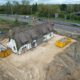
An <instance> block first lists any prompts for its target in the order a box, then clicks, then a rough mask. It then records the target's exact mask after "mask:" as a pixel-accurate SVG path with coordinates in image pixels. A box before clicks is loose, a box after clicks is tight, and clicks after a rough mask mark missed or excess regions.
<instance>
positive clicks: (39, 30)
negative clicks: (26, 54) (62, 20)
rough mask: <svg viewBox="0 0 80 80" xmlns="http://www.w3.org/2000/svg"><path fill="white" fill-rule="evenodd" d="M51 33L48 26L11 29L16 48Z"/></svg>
mask: <svg viewBox="0 0 80 80" xmlns="http://www.w3.org/2000/svg"><path fill="white" fill-rule="evenodd" d="M51 31H53V26H51V25H49V24H44V23H43V24H40V25H36V27H34V28H29V27H24V28H23V27H20V28H19V27H18V28H14V29H13V35H12V37H13V38H14V39H15V40H16V42H17V45H18V48H19V47H21V46H22V45H24V44H26V43H28V42H32V41H33V39H38V38H39V37H41V36H43V35H44V34H47V33H49V32H51Z"/></svg>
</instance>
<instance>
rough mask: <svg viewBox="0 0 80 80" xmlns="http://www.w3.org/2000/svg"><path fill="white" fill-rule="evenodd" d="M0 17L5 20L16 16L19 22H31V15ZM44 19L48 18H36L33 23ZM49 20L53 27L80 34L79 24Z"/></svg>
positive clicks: (13, 18)
mask: <svg viewBox="0 0 80 80" xmlns="http://www.w3.org/2000/svg"><path fill="white" fill-rule="evenodd" d="M0 18H2V19H5V20H12V21H15V20H16V18H17V19H18V20H19V21H20V22H28V23H30V24H33V19H32V17H31V16H30V17H28V18H26V15H0ZM45 21H48V20H47V19H46V20H45V19H43V20H42V21H41V20H38V19H36V22H35V23H36V24H40V23H43V22H45ZM51 22H53V23H54V24H55V26H54V29H57V30H65V31H68V32H72V33H74V34H80V27H79V26H80V24H77V23H70V22H63V21H60V20H53V19H52V20H51ZM33 25H34V24H33Z"/></svg>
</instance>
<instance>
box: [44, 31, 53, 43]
mask: <svg viewBox="0 0 80 80" xmlns="http://www.w3.org/2000/svg"><path fill="white" fill-rule="evenodd" d="M53 36H54V34H53V32H50V33H48V34H46V35H44V36H43V38H44V39H43V41H47V40H49V39H51V38H52V37H53Z"/></svg>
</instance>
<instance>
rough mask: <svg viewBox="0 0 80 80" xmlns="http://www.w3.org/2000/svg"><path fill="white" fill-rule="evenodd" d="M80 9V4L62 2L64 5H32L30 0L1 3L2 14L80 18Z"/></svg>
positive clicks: (0, 11)
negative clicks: (79, 13)
mask: <svg viewBox="0 0 80 80" xmlns="http://www.w3.org/2000/svg"><path fill="white" fill-rule="evenodd" d="M79 11H80V4H74V5H73V4H72V5H71V4H70V5H69V4H68V5H66V4H62V5H49V4H37V3H36V4H33V5H30V3H29V0H22V2H20V3H19V2H18V1H9V0H8V1H7V2H6V3H5V4H4V5H0V14H8V15H9V14H19V15H36V16H40V17H51V18H54V17H56V15H55V14H56V13H57V17H59V18H64V19H68V20H77V21H79V20H80V16H79V15H78V14H77V12H79Z"/></svg>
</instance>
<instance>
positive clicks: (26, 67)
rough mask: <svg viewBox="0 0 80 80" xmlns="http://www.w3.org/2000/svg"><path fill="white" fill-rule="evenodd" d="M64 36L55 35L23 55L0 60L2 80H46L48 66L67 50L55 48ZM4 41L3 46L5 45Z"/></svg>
mask: <svg viewBox="0 0 80 80" xmlns="http://www.w3.org/2000/svg"><path fill="white" fill-rule="evenodd" d="M62 37H64V36H59V35H56V34H55V35H54V37H53V38H52V39H51V40H49V41H48V42H45V43H43V44H41V45H39V46H38V47H37V48H34V49H32V50H30V51H28V52H26V53H23V54H22V55H17V54H14V53H13V54H11V55H10V56H9V57H7V58H4V59H0V69H1V70H2V72H3V74H4V76H1V78H0V80H45V77H46V76H45V70H46V66H47V65H48V64H49V63H51V62H52V61H53V60H54V59H55V56H56V55H58V54H59V53H61V52H63V50H65V49H66V48H67V47H69V46H70V45H71V44H72V43H73V42H75V41H74V40H73V41H72V43H71V44H69V45H67V46H66V47H65V48H58V47H56V46H55V44H54V43H55V41H57V40H59V39H60V38H62ZM5 41H7V40H4V41H3V44H4V45H6V44H5Z"/></svg>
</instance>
